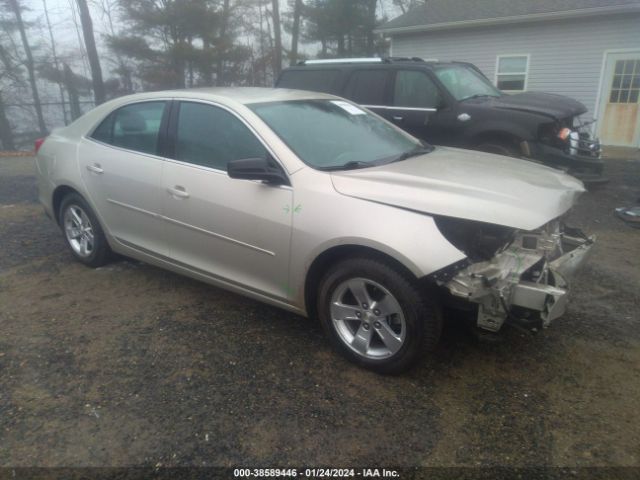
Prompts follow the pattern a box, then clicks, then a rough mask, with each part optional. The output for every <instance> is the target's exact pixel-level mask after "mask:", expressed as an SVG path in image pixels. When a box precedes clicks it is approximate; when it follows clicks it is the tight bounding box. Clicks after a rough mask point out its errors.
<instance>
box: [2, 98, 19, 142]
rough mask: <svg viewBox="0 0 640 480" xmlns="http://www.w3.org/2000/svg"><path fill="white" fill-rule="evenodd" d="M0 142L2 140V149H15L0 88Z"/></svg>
mask: <svg viewBox="0 0 640 480" xmlns="http://www.w3.org/2000/svg"><path fill="white" fill-rule="evenodd" d="M0 142H2V148H3V149H4V150H15V149H16V146H15V143H13V130H12V129H11V124H10V123H9V119H8V118H7V110H6V108H5V106H4V100H3V99H2V91H1V90H0Z"/></svg>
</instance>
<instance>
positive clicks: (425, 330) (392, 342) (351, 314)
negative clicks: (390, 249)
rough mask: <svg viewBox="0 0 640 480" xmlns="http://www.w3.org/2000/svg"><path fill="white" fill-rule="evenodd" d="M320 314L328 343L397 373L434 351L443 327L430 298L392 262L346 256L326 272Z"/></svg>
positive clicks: (355, 358)
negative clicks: (348, 258) (346, 258)
mask: <svg viewBox="0 0 640 480" xmlns="http://www.w3.org/2000/svg"><path fill="white" fill-rule="evenodd" d="M318 314H319V317H320V321H321V323H322V326H323V328H324V330H325V332H326V333H327V335H328V337H329V339H330V341H331V343H332V345H333V346H334V348H335V349H336V350H338V351H339V352H340V353H341V354H343V355H344V356H345V357H347V358H348V359H349V360H351V361H352V362H354V363H356V364H358V365H360V366H363V367H365V368H368V369H371V370H374V371H377V372H380V373H400V372H402V371H404V370H406V369H408V368H409V367H410V366H411V365H412V364H414V363H415V362H416V361H417V360H418V359H419V358H420V356H421V355H422V354H423V353H424V352H426V351H428V350H430V349H433V348H434V347H435V346H436V344H437V342H438V339H439V338H440V331H441V328H442V314H441V309H440V306H439V305H438V303H437V302H436V300H435V297H434V296H429V295H427V294H426V293H425V292H423V291H421V290H420V288H419V287H418V285H417V282H416V281H415V280H414V279H412V278H410V277H409V276H408V275H406V274H405V273H404V272H402V271H401V270H400V269H398V268H396V267H395V266H394V265H392V264H391V263H387V262H384V261H380V260H377V259H370V258H356V259H350V260H345V261H343V262H340V263H338V264H337V265H335V266H334V267H333V268H331V269H330V270H329V271H328V272H327V274H326V275H325V276H324V278H323V280H322V282H321V284H320V290H319V295H318Z"/></svg>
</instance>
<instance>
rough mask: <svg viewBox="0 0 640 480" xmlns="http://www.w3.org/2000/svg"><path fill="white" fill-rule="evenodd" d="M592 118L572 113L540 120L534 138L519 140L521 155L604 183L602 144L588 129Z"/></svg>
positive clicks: (588, 182) (575, 175)
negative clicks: (552, 118) (549, 121)
mask: <svg viewBox="0 0 640 480" xmlns="http://www.w3.org/2000/svg"><path fill="white" fill-rule="evenodd" d="M592 125H593V122H587V123H583V122H581V121H580V120H579V119H578V118H576V117H570V118H566V119H564V120H561V121H557V122H552V123H547V124H543V125H541V126H540V128H539V132H538V139H537V140H536V141H528V142H522V144H521V146H520V147H521V149H522V152H523V155H524V156H525V157H528V158H531V159H534V160H539V161H541V162H543V163H544V164H545V165H549V166H552V167H555V168H559V169H561V170H564V171H566V172H567V173H570V174H571V175H573V176H574V177H576V178H579V179H580V180H582V181H583V182H584V183H587V184H594V183H604V182H606V181H608V179H607V178H606V177H605V176H604V174H603V170H604V162H603V160H602V147H601V145H600V141H599V140H598V139H597V138H593V137H592V136H591V133H590V131H589V130H590V129H591V126H592Z"/></svg>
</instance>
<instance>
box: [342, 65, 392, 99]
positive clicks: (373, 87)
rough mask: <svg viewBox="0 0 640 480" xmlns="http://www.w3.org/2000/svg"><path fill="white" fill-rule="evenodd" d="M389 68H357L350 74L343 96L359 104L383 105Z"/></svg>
mask: <svg viewBox="0 0 640 480" xmlns="http://www.w3.org/2000/svg"><path fill="white" fill-rule="evenodd" d="M388 81H389V70H358V71H355V72H353V73H352V74H351V77H350V78H349V82H348V83H347V87H346V89H345V92H344V96H345V97H347V98H349V99H350V100H353V101H354V102H356V103H360V104H361V105H385V104H386V101H385V100H386V98H385V97H386V95H385V93H386V89H387V83H388Z"/></svg>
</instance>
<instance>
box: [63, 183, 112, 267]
mask: <svg viewBox="0 0 640 480" xmlns="http://www.w3.org/2000/svg"><path fill="white" fill-rule="evenodd" d="M58 219H59V222H60V228H62V234H63V236H64V239H65V241H66V243H67V246H68V247H69V250H71V254H72V255H73V256H74V257H75V258H76V260H78V261H79V262H81V263H83V264H85V265H87V266H88V267H92V268H97V267H101V266H103V265H105V264H106V263H108V262H109V260H110V258H111V249H110V248H109V244H108V243H107V239H106V237H105V235H104V232H103V230H102V227H101V226H100V223H99V222H98V219H97V218H96V216H95V214H94V213H93V210H91V207H89V205H88V204H87V202H86V201H85V200H84V198H82V197H81V196H80V195H78V194H77V193H70V194H69V195H67V196H66V197H64V199H63V200H62V203H61V204H60V211H59V212H58Z"/></svg>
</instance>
